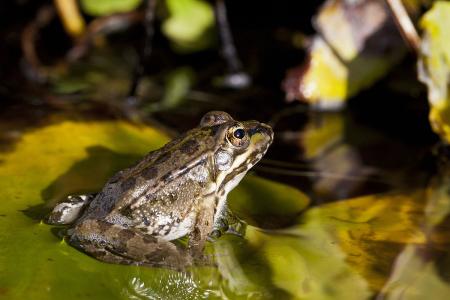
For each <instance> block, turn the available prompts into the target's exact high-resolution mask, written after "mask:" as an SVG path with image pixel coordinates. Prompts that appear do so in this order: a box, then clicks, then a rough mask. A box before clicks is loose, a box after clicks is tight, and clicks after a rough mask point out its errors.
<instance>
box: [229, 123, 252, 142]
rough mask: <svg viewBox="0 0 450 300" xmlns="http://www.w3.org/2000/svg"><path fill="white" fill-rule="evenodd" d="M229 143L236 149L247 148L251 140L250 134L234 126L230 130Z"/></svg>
mask: <svg viewBox="0 0 450 300" xmlns="http://www.w3.org/2000/svg"><path fill="white" fill-rule="evenodd" d="M227 139H228V141H229V142H230V143H231V144H232V145H233V146H235V147H246V146H247V145H248V142H249V139H248V134H247V132H246V131H245V129H244V128H242V127H241V126H233V127H231V128H230V129H229V130H228V134H227Z"/></svg>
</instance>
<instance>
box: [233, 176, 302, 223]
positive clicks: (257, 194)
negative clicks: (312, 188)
mask: <svg viewBox="0 0 450 300" xmlns="http://www.w3.org/2000/svg"><path fill="white" fill-rule="evenodd" d="M309 202H310V200H309V198H308V196H306V195H305V194H304V193H302V192H301V191H300V190H298V189H296V188H293V187H290V186H288V185H285V184H281V183H277V182H274V181H271V180H268V179H264V178H260V177H257V176H252V175H247V176H246V177H245V178H244V179H243V181H242V183H241V184H239V185H238V186H237V187H236V188H235V189H234V190H233V191H232V192H230V195H229V205H230V208H231V210H232V211H234V212H236V214H237V215H238V216H240V217H242V218H243V219H244V220H245V221H247V222H249V223H250V224H258V225H259V226H264V227H266V226H267V227H269V228H270V227H273V226H275V227H278V226H279V225H282V224H283V223H286V222H287V221H289V219H290V218H292V217H295V216H297V215H298V214H299V213H300V212H301V211H303V210H304V209H305V208H306V207H307V206H308V205H309ZM280 222H281V224H277V223H280Z"/></svg>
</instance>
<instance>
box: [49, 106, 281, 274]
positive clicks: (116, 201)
mask: <svg viewBox="0 0 450 300" xmlns="http://www.w3.org/2000/svg"><path fill="white" fill-rule="evenodd" d="M273 138H274V133H273V130H272V128H271V127H270V126H269V125H266V124H264V123H261V122H259V121H255V120H250V121H236V120H234V119H233V118H232V117H231V116H230V115H229V114H228V113H226V112H223V111H211V112H208V113H206V114H205V115H204V116H203V117H202V119H201V121H200V123H199V125H198V126H197V127H195V128H193V129H191V130H189V131H187V132H185V133H184V134H181V135H179V136H178V137H176V138H174V139H173V140H172V141H170V142H169V143H167V144H165V145H164V146H163V147H162V148H160V149H157V150H154V151H151V152H149V153H148V154H147V155H145V156H144V157H143V158H142V159H141V160H140V161H138V162H137V163H135V164H134V165H133V166H131V167H129V168H127V169H124V170H121V171H119V172H117V173H116V174H115V175H113V176H112V177H111V178H110V179H109V180H108V181H107V182H106V184H105V185H104V187H103V188H102V189H101V191H100V192H99V193H98V194H91V195H79V196H69V197H67V199H66V200H65V201H62V202H60V203H58V204H57V205H56V206H55V207H54V208H53V210H52V212H51V213H50V214H49V216H48V218H47V223H48V224H51V225H69V228H68V229H67V230H66V233H65V239H66V240H67V241H68V243H69V244H70V245H71V246H73V247H75V248H77V249H79V250H81V251H83V252H85V253H87V254H88V255H90V256H92V257H94V258H96V259H98V260H100V261H103V262H107V263H118V264H136V265H149V266H173V265H189V264H191V263H192V261H193V259H195V258H196V257H199V256H201V253H202V251H203V250H204V247H205V243H206V242H207V241H208V240H214V239H217V238H218V237H220V235H221V234H222V233H223V232H224V231H226V228H227V227H228V223H227V220H228V219H230V218H231V219H235V218H234V215H233V214H232V213H231V211H230V209H229V208H228V205H227V195H228V193H229V192H230V191H231V190H232V189H233V188H235V187H236V186H237V185H238V184H239V182H240V181H241V180H242V178H243V177H244V176H245V174H246V173H247V172H248V171H249V170H250V169H251V168H252V167H253V166H254V165H255V164H256V163H257V162H258V161H260V160H261V158H262V157H263V156H264V155H265V153H266V152H267V150H268V148H269V146H270V145H271V143H272V141H273ZM211 237H213V238H212V239H211ZM183 238H186V239H187V242H186V243H185V244H184V245H183V244H182V243H179V242H177V241H179V240H180V239H183ZM186 244H187V245H186Z"/></svg>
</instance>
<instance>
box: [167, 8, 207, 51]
mask: <svg viewBox="0 0 450 300" xmlns="http://www.w3.org/2000/svg"><path fill="white" fill-rule="evenodd" d="M166 6H167V9H168V11H169V14H170V16H169V18H168V19H166V20H164V22H163V24H162V31H163V32H164V34H165V35H166V36H167V37H168V38H169V39H170V40H171V41H172V43H174V46H175V48H176V49H178V50H180V51H195V50H200V49H204V48H206V47H208V46H209V45H210V44H211V41H212V39H211V35H210V34H208V31H209V30H210V29H211V28H212V26H213V25H214V12H213V9H212V7H211V5H210V4H209V3H207V2H206V1H203V0H166Z"/></svg>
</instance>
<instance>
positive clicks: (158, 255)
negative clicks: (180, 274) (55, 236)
mask: <svg viewBox="0 0 450 300" xmlns="http://www.w3.org/2000/svg"><path fill="white" fill-rule="evenodd" d="M69 243H70V244H71V245H72V246H74V247H75V248H78V249H80V250H82V251H84V252H86V253H87V254H89V255H90V256H92V257H94V258H96V259H98V260H101V261H104V262H107V263H116V264H117V263H119V264H128V265H129V264H135V265H146V266H151V267H168V268H173V269H177V270H179V269H184V268H185V267H186V266H188V265H190V264H191V258H190V256H189V255H187V253H186V251H185V249H182V248H178V247H177V246H176V245H175V244H174V243H171V242H169V241H166V240H162V239H160V238H157V237H153V236H150V235H146V234H143V233H142V232H141V231H137V230H132V229H128V228H124V227H122V226H119V225H115V224H110V223H108V222H105V221H99V220H85V221H84V222H82V223H81V224H79V225H77V226H76V227H75V228H74V229H73V233H72V235H71V237H70V240H69Z"/></svg>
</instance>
